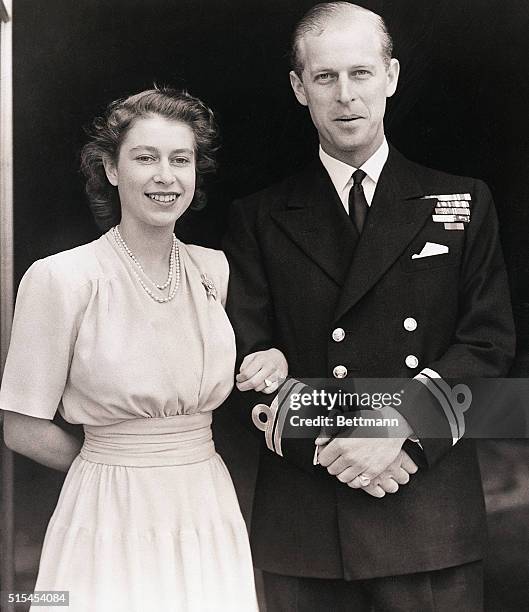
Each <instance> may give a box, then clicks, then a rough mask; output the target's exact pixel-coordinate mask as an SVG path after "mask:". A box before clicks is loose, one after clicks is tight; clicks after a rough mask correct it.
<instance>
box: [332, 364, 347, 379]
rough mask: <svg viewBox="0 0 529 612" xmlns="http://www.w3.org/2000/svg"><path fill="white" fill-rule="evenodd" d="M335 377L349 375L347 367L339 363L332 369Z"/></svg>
mask: <svg viewBox="0 0 529 612" xmlns="http://www.w3.org/2000/svg"><path fill="white" fill-rule="evenodd" d="M332 375H333V376H334V378H345V377H346V376H347V368H346V367H345V366H343V365H337V366H335V368H334V369H333V371H332Z"/></svg>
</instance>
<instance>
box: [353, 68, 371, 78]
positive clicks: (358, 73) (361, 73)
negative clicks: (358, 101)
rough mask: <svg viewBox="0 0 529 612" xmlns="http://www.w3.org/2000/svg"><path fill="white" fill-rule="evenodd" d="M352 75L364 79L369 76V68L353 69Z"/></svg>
mask: <svg viewBox="0 0 529 612" xmlns="http://www.w3.org/2000/svg"><path fill="white" fill-rule="evenodd" d="M353 75H354V76H355V77H359V78H361V79H365V78H366V77H368V76H370V75H371V73H370V72H369V70H355V71H354V72H353Z"/></svg>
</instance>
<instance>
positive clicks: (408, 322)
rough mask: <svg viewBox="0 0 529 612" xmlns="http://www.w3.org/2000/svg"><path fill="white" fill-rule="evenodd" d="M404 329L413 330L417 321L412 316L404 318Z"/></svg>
mask: <svg viewBox="0 0 529 612" xmlns="http://www.w3.org/2000/svg"><path fill="white" fill-rule="evenodd" d="M403 325H404V329H405V330H406V331H410V332H411V331H415V330H416V329H417V321H416V320H415V319H414V318H413V317H408V318H407V319H404V323H403Z"/></svg>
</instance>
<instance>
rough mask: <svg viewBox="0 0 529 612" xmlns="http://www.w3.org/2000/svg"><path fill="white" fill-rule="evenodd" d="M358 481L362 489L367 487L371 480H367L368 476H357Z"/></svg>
mask: <svg viewBox="0 0 529 612" xmlns="http://www.w3.org/2000/svg"><path fill="white" fill-rule="evenodd" d="M358 480H359V481H360V484H361V485H362V486H363V487H367V486H368V485H369V483H370V482H371V478H369V476H366V475H365V474H359V475H358Z"/></svg>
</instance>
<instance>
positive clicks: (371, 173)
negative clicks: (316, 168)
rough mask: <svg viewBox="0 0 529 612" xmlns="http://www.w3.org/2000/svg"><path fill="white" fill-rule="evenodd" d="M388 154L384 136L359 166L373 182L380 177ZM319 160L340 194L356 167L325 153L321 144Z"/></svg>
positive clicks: (376, 181) (375, 182)
mask: <svg viewBox="0 0 529 612" xmlns="http://www.w3.org/2000/svg"><path fill="white" fill-rule="evenodd" d="M388 155H389V146H388V141H387V140H386V137H384V140H383V141H382V144H381V145H380V147H378V149H377V150H376V151H375V152H374V153H373V155H371V157H370V158H369V159H368V160H367V161H365V162H364V163H363V164H362V166H361V168H362V170H363V171H364V172H365V173H366V174H367V176H368V177H369V178H370V179H371V180H372V181H373V183H374V184H375V186H376V184H377V183H378V179H379V178H380V174H381V172H382V168H384V164H385V163H386V161H387V159H388ZM320 160H321V163H322V164H323V166H324V168H325V169H326V170H327V172H328V173H329V176H330V177H331V181H332V183H333V185H334V188H335V189H336V191H337V192H338V194H339V195H340V196H341V194H342V193H343V191H344V189H345V188H346V187H348V183H349V181H350V180H351V176H352V174H353V172H354V171H355V170H357V168H355V167H354V166H350V165H349V164H346V163H344V162H342V161H340V160H339V159H336V158H335V157H331V156H330V155H329V154H328V153H326V152H325V151H324V150H323V149H322V147H321V145H320Z"/></svg>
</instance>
